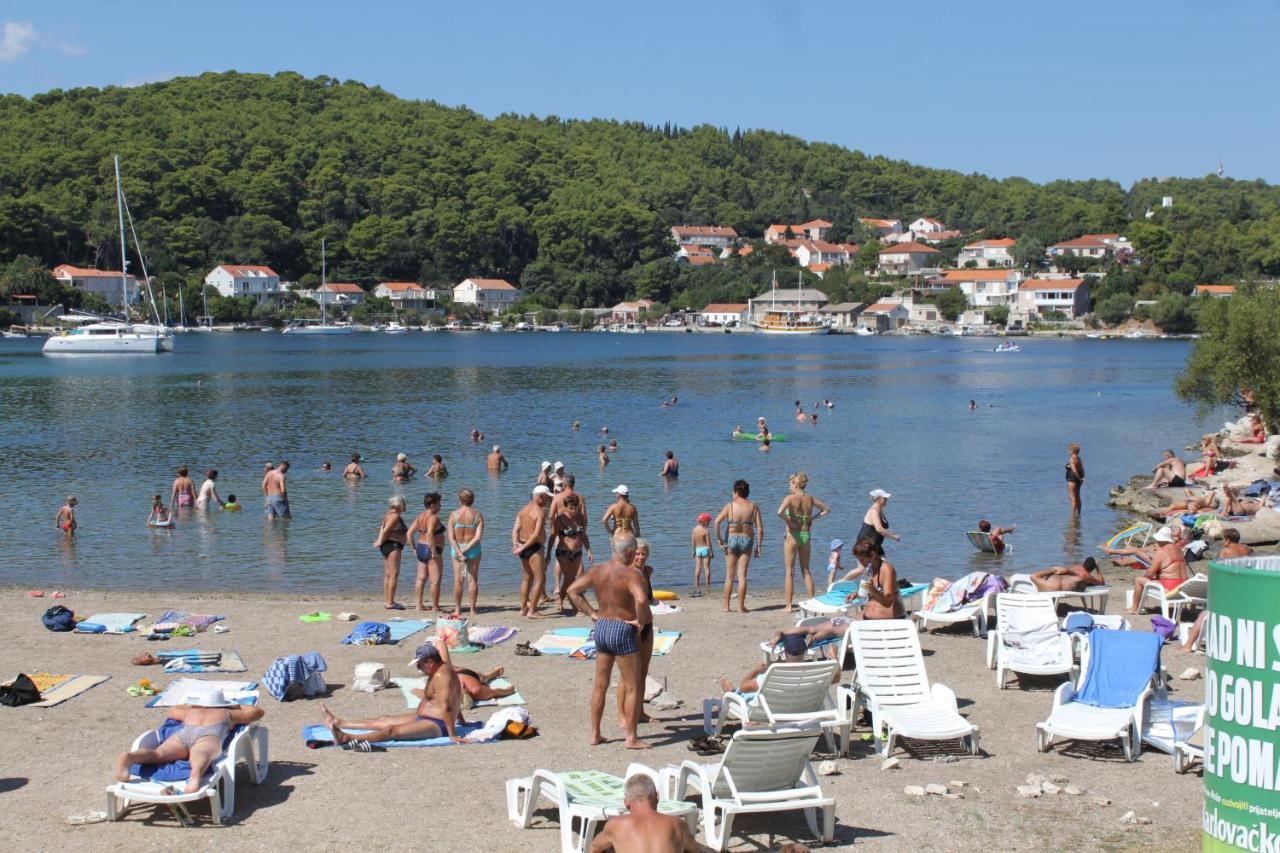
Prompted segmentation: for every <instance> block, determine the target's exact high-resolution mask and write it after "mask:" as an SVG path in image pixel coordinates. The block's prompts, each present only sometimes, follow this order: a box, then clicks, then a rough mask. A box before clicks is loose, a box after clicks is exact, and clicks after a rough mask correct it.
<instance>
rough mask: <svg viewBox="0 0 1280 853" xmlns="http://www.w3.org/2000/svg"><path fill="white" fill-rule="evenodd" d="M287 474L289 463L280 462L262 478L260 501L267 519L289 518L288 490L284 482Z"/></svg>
mask: <svg viewBox="0 0 1280 853" xmlns="http://www.w3.org/2000/svg"><path fill="white" fill-rule="evenodd" d="M287 473H289V463H288V462H281V463H280V464H279V465H277V466H276V467H274V468H272V469H271V470H269V471H267V473H266V476H264V477H263V478H262V496H263V498H262V499H263V504H264V505H265V507H266V514H267V518H269V519H276V518H290V517H291V514H290V512H289V489H288V487H287V486H286V485H285V480H284V477H285V474H287Z"/></svg>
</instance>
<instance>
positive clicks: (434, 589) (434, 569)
mask: <svg viewBox="0 0 1280 853" xmlns="http://www.w3.org/2000/svg"><path fill="white" fill-rule="evenodd" d="M422 505H423V507H425V508H424V509H423V510H422V512H420V513H418V517H417V518H415V519H414V520H413V524H410V525H409V532H408V534H407V536H408V539H409V541H410V542H411V543H413V552H414V554H415V555H416V556H417V558H418V576H417V578H416V579H415V580H414V583H413V591H414V594H415V595H416V596H417V599H418V609H419V610H426V609H427V607H426V604H425V603H424V602H423V600H422V599H423V593H424V592H425V591H426V586H427V582H428V580H430V582H431V609H432V610H433V611H434V612H436V613H439V612H440V578H441V575H443V574H444V566H443V565H442V564H443V562H444V525H443V524H442V523H441V522H440V493H439V492H427V494H425V495H424V496H423V498H422Z"/></svg>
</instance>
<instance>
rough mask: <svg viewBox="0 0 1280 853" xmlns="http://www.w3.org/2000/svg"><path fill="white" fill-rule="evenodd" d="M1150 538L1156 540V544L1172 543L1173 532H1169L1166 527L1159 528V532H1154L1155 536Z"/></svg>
mask: <svg viewBox="0 0 1280 853" xmlns="http://www.w3.org/2000/svg"><path fill="white" fill-rule="evenodd" d="M1151 538H1152V539H1154V540H1156V541H1157V542H1172V541H1173V531H1172V530H1170V529H1169V528H1168V527H1161V528H1160V529H1159V530H1157V531H1156V533H1155V535H1154V536H1152V537H1151Z"/></svg>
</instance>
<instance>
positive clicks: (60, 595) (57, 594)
mask: <svg viewBox="0 0 1280 853" xmlns="http://www.w3.org/2000/svg"><path fill="white" fill-rule="evenodd" d="M49 597H50V598H66V597H67V596H66V593H62V592H57V591H56V590H55V591H54V592H51V593H49Z"/></svg>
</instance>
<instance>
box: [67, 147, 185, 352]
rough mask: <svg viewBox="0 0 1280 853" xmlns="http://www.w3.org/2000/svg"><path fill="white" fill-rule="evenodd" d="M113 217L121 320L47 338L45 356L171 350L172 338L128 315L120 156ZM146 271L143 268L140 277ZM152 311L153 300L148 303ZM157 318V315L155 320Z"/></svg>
mask: <svg viewBox="0 0 1280 853" xmlns="http://www.w3.org/2000/svg"><path fill="white" fill-rule="evenodd" d="M115 170H116V214H117V217H118V219H119V223H120V304H121V305H122V306H123V308H124V311H125V318H126V319H125V320H123V321H121V320H107V319H104V320H101V321H99V322H96V323H89V324H88V325H85V326H81V327H80V328H78V329H72V330H70V331H64V332H62V334H59V335H51V336H50V337H49V340H47V341H45V342H44V348H43V352H44V353H46V354H48V355H60V354H72V353H125V352H128V353H132V352H161V351H163V350H172V349H173V338H172V337H171V336H169V335H166V334H163V333H161V332H160V331H158V329H157V327H156V326H154V325H149V324H147V325H143V326H134V325H132V324H130V323H129V322H128V321H127V318H128V316H129V286H128V280H129V251H128V248H127V246H126V244H125V237H124V216H125V213H124V191H123V190H122V189H121V187H120V155H119V154H117V155H116V156H115ZM145 276H146V269H145V267H144V268H143V277H144V278H145ZM152 308H153V310H154V299H153V300H152ZM158 318H159V315H158V314H157V319H158Z"/></svg>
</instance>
